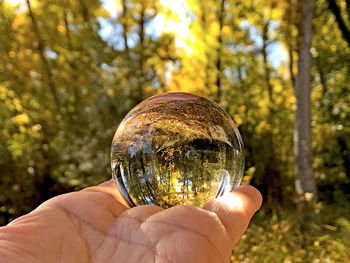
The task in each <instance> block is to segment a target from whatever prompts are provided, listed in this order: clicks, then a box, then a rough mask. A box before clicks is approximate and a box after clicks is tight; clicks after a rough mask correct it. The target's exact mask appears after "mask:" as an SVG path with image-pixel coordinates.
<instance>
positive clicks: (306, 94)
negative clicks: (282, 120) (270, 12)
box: [294, 0, 316, 228]
mask: <svg viewBox="0 0 350 263" xmlns="http://www.w3.org/2000/svg"><path fill="white" fill-rule="evenodd" d="M301 29H302V32H299V34H300V39H301V42H300V46H299V58H298V74H297V77H296V84H295V95H296V101H297V110H296V116H295V133H294V136H295V137H294V151H295V153H294V154H295V176H296V181H295V188H296V193H297V201H298V213H299V221H300V224H301V226H302V227H303V228H307V227H308V226H309V225H310V222H311V220H312V219H313V218H314V204H315V202H316V186H315V180H314V178H313V173H312V149H311V106H310V93H311V72H310V70H311V54H310V48H311V41H312V0H305V1H304V6H303V21H302V27H301Z"/></svg>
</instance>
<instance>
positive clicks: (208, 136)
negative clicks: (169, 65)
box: [111, 92, 244, 208]
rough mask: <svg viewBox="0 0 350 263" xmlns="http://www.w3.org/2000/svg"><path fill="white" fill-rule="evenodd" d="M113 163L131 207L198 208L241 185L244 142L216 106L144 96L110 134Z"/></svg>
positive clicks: (184, 97) (183, 96)
mask: <svg viewBox="0 0 350 263" xmlns="http://www.w3.org/2000/svg"><path fill="white" fill-rule="evenodd" d="M111 167H112V172H113V178H114V180H115V182H116V184H117V186H118V187H119V189H120V191H121V193H122V195H123V196H124V198H125V199H126V200H127V201H128V202H129V203H130V205H131V206H135V205H144V204H154V205H158V206H161V207H164V208H168V207H171V206H175V205H180V204H186V205H194V206H198V207H201V206H203V205H204V204H205V203H206V202H208V201H209V200H211V199H214V198H216V197H218V196H221V195H223V194H224V193H225V192H228V191H231V190H232V189H234V188H235V187H237V186H238V185H239V183H240V181H241V179H242V175H243V169H244V155H243V142H242V139H241V136H240V134H239V132H238V130H237V128H236V125H235V123H234V122H233V121H232V119H231V118H230V117H229V115H228V114H227V113H226V112H225V111H223V110H222V109H221V108H220V107H219V106H218V105H217V104H215V103H214V102H212V101H210V100H208V99H206V98H202V97H199V96H196V95H193V94H189V93H182V92H170V93H165V94H161V95H156V96H153V97H150V98H148V99H146V100H144V101H143V102H141V103H140V104H138V105H137V106H136V107H135V108H133V109H132V110H131V111H130V112H129V113H128V114H127V115H126V117H125V118H124V119H123V121H122V122H121V123H120V125H119V127H118V129H117V131H116V133H115V135H114V138H113V142H112V147H111Z"/></svg>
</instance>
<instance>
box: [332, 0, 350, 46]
mask: <svg viewBox="0 0 350 263" xmlns="http://www.w3.org/2000/svg"><path fill="white" fill-rule="evenodd" d="M349 2H350V1H349V0H347V2H346V4H347V6H348V7H349V5H350V3H349ZM328 9H329V10H331V11H332V12H333V14H334V16H335V19H336V21H337V23H338V27H339V29H340V31H341V32H342V34H343V37H344V39H345V40H346V42H348V45H349V47H350V31H349V29H348V28H347V27H346V25H345V22H344V20H343V18H342V17H341V13H340V8H339V6H338V5H337V3H336V2H335V0H328Z"/></svg>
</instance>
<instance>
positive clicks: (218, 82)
mask: <svg viewBox="0 0 350 263" xmlns="http://www.w3.org/2000/svg"><path fill="white" fill-rule="evenodd" d="M219 8H220V9H219V12H218V17H219V36H218V48H217V56H218V57H217V60H216V71H217V75H216V86H217V93H216V102H218V103H219V102H220V101H221V99H222V83H221V79H222V61H221V49H222V45H223V40H222V28H223V26H224V17H225V0H221V2H220V7H219Z"/></svg>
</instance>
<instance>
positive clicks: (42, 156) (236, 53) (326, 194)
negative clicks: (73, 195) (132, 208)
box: [0, 0, 350, 263]
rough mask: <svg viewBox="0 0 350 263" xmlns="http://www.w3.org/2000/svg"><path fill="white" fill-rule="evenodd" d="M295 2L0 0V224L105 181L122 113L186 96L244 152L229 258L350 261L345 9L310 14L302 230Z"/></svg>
mask: <svg viewBox="0 0 350 263" xmlns="http://www.w3.org/2000/svg"><path fill="white" fill-rule="evenodd" d="M305 2H306V1H305ZM309 2H311V1H309ZM303 5H304V1H301V0H278V1H277V0H220V1H214V0H179V1H171V0H154V1H151V0H144V1H142V0H117V1H112V0H110V1H107V0H105V1H102V2H101V1H97V0H79V1H70V0H57V1H53V0H45V1H44V0H43V1H29V0H23V1H21V0H16V1H3V0H0V132H1V135H0V173H1V175H0V225H5V224H7V223H8V222H10V221H11V220H12V219H14V218H16V217H18V216H20V215H23V214H24V213H27V212H29V211H31V210H32V209H34V208H35V207H36V206H38V205H39V204H40V203H42V202H43V201H45V200H47V199H48V198H50V197H52V196H55V195H58V194H62V193H65V192H68V191H73V190H79V189H81V188H84V187H87V186H90V185H95V184H98V183H100V182H102V181H105V180H108V179H110V178H111V172H110V168H109V150H110V143H111V140H112V137H113V134H114V132H115V130H116V128H117V127H118V123H119V122H120V121H121V120H122V118H123V117H124V115H125V114H126V113H127V112H128V111H129V110H130V109H131V108H132V107H133V106H135V105H136V104H137V103H139V102H140V101H142V100H143V99H145V98H147V97H149V96H151V95H154V94H159V93H163V92H167V91H184V92H191V93H195V94H198V95H201V96H204V97H207V98H210V99H213V100H215V101H216V102H217V103H219V105H220V106H222V107H223V108H224V109H225V110H226V111H227V112H228V113H229V114H230V115H231V116H232V117H233V119H234V120H235V122H236V123H237V124H238V126H239V130H240V132H241V134H242V137H243V140H244V143H245V147H246V168H245V176H244V179H243V181H244V183H250V184H252V185H254V186H256V187H257V188H258V189H259V190H260V191H261V192H262V194H263V196H264V206H263V208H262V209H261V210H260V212H259V213H258V214H257V215H256V216H255V218H254V220H253V222H252V225H251V227H250V228H249V230H248V231H247V233H246V234H245V235H244V236H243V239H242V240H241V241H240V243H239V244H238V246H237V247H236V248H235V250H234V251H233V254H232V262H285V263H287V262H313V263H317V262H350V250H349V247H350V240H349V238H348V237H349V236H350V206H349V202H348V200H349V198H350V139H349V138H350V104H349V102H350V85H349V83H350V1H349V0H317V1H313V6H312V31H313V33H312V43H311V48H310V49H309V52H310V54H311V68H310V72H311V89H312V92H311V98H310V100H309V105H310V107H311V116H312V118H311V121H310V123H309V125H310V126H311V129H312V171H313V178H314V181H315V183H316V189H317V199H316V200H315V203H314V205H313V207H312V210H313V214H314V217H312V218H313V219H312V220H309V222H308V223H309V224H308V227H307V229H305V228H302V227H300V222H298V215H297V209H296V207H297V200H296V193H295V186H294V185H295V169H294V166H295V157H294V146H293V145H294V144H293V134H294V132H295V122H296V119H295V116H296V114H295V111H296V109H297V103H296V97H295V91H294V87H295V85H296V78H297V75H298V72H297V71H298V61H299V57H298V54H299V51H300V43H301V42H302V37H301V36H302V24H303V20H304V16H305V12H304V13H303Z"/></svg>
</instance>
